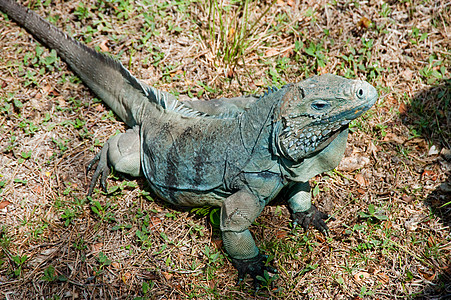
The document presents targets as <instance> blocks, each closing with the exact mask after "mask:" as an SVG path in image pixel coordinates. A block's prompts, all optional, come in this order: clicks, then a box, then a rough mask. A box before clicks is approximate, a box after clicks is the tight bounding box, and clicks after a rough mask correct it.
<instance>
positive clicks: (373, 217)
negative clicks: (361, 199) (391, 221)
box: [359, 204, 388, 222]
mask: <svg viewBox="0 0 451 300" xmlns="http://www.w3.org/2000/svg"><path fill="white" fill-rule="evenodd" d="M359 217H360V218H362V219H368V220H369V221H373V222H374V221H376V222H381V221H385V220H387V219H388V217H387V216H386V215H384V213H383V211H381V210H376V207H375V206H374V205H373V204H370V205H368V212H367V213H366V212H363V211H361V212H360V213H359Z"/></svg>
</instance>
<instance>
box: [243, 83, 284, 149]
mask: <svg viewBox="0 0 451 300" xmlns="http://www.w3.org/2000/svg"><path fill="white" fill-rule="evenodd" d="M288 89H289V85H287V86H284V87H283V88H281V89H280V90H276V89H274V90H271V89H270V90H269V91H268V92H267V93H265V94H264V95H262V96H261V97H260V99H258V100H257V101H256V102H255V103H254V104H252V105H251V106H250V108H249V109H248V110H246V112H245V113H243V114H241V115H240V116H239V122H240V133H241V139H242V141H243V144H244V145H245V148H246V149H247V150H248V152H249V153H251V152H255V151H256V150H257V149H258V151H261V150H262V149H261V148H265V149H267V150H268V151H272V150H271V149H270V147H271V140H272V135H273V131H274V125H275V124H276V123H278V122H279V121H278V120H277V119H278V115H279V112H280V105H281V102H282V101H281V99H282V98H283V96H284V95H285V93H286V91H287V90H288ZM256 132H258V134H255V133H256Z"/></svg>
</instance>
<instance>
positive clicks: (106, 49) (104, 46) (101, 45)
mask: <svg viewBox="0 0 451 300" xmlns="http://www.w3.org/2000/svg"><path fill="white" fill-rule="evenodd" d="M106 43H108V40H103V41H102V42H101V43H100V45H99V47H100V49H102V51H103V52H108V51H110V49H109V48H108V46H107V45H106Z"/></svg>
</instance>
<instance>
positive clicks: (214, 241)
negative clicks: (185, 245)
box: [211, 239, 222, 249]
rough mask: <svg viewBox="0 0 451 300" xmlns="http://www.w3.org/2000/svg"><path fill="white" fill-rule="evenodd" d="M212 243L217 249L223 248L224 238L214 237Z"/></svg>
mask: <svg viewBox="0 0 451 300" xmlns="http://www.w3.org/2000/svg"><path fill="white" fill-rule="evenodd" d="M211 242H212V244H213V245H215V246H216V248H217V249H221V247H222V239H214V240H211Z"/></svg>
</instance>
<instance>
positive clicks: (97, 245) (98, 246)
mask: <svg viewBox="0 0 451 300" xmlns="http://www.w3.org/2000/svg"><path fill="white" fill-rule="evenodd" d="M102 247H103V243H95V244H93V245H91V251H92V252H99V251H100V249H102Z"/></svg>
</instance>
